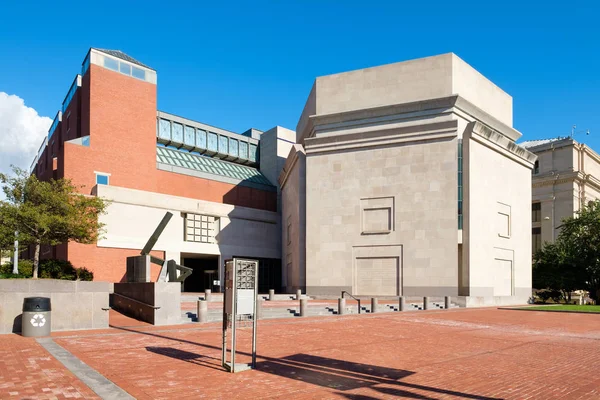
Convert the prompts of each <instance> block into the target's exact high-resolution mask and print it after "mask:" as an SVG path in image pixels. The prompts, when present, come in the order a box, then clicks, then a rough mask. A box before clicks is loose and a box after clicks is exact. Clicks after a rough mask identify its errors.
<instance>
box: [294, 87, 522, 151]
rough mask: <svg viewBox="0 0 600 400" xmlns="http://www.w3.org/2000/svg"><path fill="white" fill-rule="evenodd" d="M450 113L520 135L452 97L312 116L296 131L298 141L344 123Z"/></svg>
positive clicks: (371, 121) (457, 96)
mask: <svg viewBox="0 0 600 400" xmlns="http://www.w3.org/2000/svg"><path fill="white" fill-rule="evenodd" d="M452 113H456V114H458V115H463V116H465V117H466V118H467V119H475V120H479V121H481V122H483V123H484V124H486V125H488V126H490V127H491V128H492V129H494V130H495V131H497V132H499V133H501V134H502V135H505V136H506V137H507V138H509V139H511V140H513V141H516V140H517V139H519V138H520V137H521V133H520V132H518V131H517V130H515V129H514V128H512V127H510V126H508V125H506V124H505V123H503V122H501V121H499V120H498V119H496V118H495V117H493V116H491V115H490V114H488V113H486V112H485V111H483V110H481V109H480V108H478V107H477V106H475V105H474V104H472V103H471V102H469V101H468V100H466V99H464V98H462V97H461V96H460V95H457V94H456V95H452V96H447V97H440V98H433V99H426V100H420V101H415V102H410V103H401V104H393V105H386V106H380V107H373V108H366V109H360V110H352V111H343V112H339V113H333V114H323V115H312V116H310V117H308V121H307V122H306V124H305V125H304V127H303V128H302V132H299V133H300V134H301V136H300V137H301V140H300V141H303V140H306V139H307V138H311V137H314V136H316V135H318V134H319V130H321V129H320V128H321V127H322V126H328V128H329V129H333V130H335V128H336V127H337V126H340V125H345V124H348V123H350V124H355V125H356V124H358V121H362V123H363V124H365V125H367V124H369V123H373V122H376V123H379V122H384V121H386V120H388V119H395V120H401V119H415V118H419V117H420V118H423V117H425V118H428V117H431V116H432V115H449V114H452Z"/></svg>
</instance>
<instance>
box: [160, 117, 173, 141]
mask: <svg viewBox="0 0 600 400" xmlns="http://www.w3.org/2000/svg"><path fill="white" fill-rule="evenodd" d="M158 137H159V138H161V139H169V140H170V139H171V121H169V120H166V119H162V118H161V119H160V120H159V123H158Z"/></svg>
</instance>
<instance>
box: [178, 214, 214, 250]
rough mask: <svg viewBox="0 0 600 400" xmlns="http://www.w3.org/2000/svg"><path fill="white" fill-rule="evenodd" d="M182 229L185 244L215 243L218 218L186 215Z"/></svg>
mask: <svg viewBox="0 0 600 400" xmlns="http://www.w3.org/2000/svg"><path fill="white" fill-rule="evenodd" d="M184 229H185V232H184V237H185V241H186V242H199V243H216V234H217V232H218V230H219V218H218V217H213V216H210V215H201V214H186V215H185V228H184Z"/></svg>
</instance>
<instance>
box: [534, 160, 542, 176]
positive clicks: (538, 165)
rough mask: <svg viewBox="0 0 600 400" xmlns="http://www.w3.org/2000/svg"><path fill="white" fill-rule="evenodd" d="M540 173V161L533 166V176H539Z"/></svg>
mask: <svg viewBox="0 0 600 400" xmlns="http://www.w3.org/2000/svg"><path fill="white" fill-rule="evenodd" d="M539 173H540V161H539V160H538V161H536V162H535V164H533V174H534V175H537V174H539Z"/></svg>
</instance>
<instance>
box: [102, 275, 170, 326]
mask: <svg viewBox="0 0 600 400" xmlns="http://www.w3.org/2000/svg"><path fill="white" fill-rule="evenodd" d="M114 292H115V295H114V296H113V304H112V305H113V307H114V308H115V309H116V310H118V311H121V312H123V313H124V314H126V315H129V316H131V317H133V318H136V319H139V320H142V321H146V322H149V323H151V324H153V325H175V324H179V323H181V283H179V282H145V283H115V285H114Z"/></svg>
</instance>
